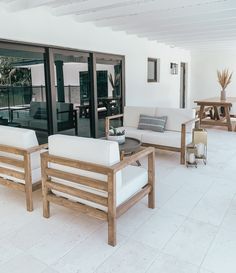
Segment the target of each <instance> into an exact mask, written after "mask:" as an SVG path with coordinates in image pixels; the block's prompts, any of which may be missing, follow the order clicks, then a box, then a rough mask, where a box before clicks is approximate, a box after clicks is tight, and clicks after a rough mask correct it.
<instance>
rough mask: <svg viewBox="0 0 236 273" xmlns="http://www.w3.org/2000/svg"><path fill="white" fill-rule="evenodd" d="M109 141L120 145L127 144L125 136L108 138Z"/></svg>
mask: <svg viewBox="0 0 236 273" xmlns="http://www.w3.org/2000/svg"><path fill="white" fill-rule="evenodd" d="M107 139H108V140H111V141H116V142H118V143H119V144H123V143H125V135H121V136H107Z"/></svg>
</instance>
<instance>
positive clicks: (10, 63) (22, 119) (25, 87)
mask: <svg viewBox="0 0 236 273" xmlns="http://www.w3.org/2000/svg"><path fill="white" fill-rule="evenodd" d="M0 98H1V99H0V124H4V125H7V126H13V127H21V128H29V129H33V130H35V131H36V134H37V137H38V140H39V142H40V143H44V142H47V136H48V120H47V112H48V111H47V105H46V90H45V77H44V55H43V53H35V52H29V51H20V50H8V49H1V48H0Z"/></svg>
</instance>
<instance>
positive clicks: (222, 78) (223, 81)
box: [217, 69, 233, 100]
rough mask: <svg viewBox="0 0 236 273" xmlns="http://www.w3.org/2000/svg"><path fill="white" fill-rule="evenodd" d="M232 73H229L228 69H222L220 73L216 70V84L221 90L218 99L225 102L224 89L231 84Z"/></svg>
mask: <svg viewBox="0 0 236 273" xmlns="http://www.w3.org/2000/svg"><path fill="white" fill-rule="evenodd" d="M232 75H233V72H231V73H229V70H228V69H223V70H222V71H219V70H217V78H218V82H219V84H220V86H221V88H222V91H221V94H220V99H221V100H226V92H225V89H226V87H227V86H228V85H229V84H230V83H231V79H232Z"/></svg>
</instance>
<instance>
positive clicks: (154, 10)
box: [76, 0, 236, 22]
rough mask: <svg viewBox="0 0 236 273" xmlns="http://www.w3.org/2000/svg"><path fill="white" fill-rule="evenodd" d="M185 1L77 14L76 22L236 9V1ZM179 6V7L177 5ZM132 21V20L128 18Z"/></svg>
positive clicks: (160, 0)
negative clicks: (183, 3)
mask: <svg viewBox="0 0 236 273" xmlns="http://www.w3.org/2000/svg"><path fill="white" fill-rule="evenodd" d="M183 1H187V0H181V1H180V0H178V1H177V0H175V1H173V0H159V1H158V2H157V1H155V2H152V4H148V5H147V4H138V5H136V6H133V5H132V6H130V7H128V6H127V7H123V8H122V7H121V8H112V9H106V10H100V11H97V12H96V11H93V12H90V13H87V14H83V13H82V14H78V15H77V16H76V17H77V20H78V21H80V22H84V21H93V22H94V21H99V20H104V19H111V18H119V17H120V18H123V17H129V16H138V15H140V16H143V15H147V16H154V17H159V16H162V17H163V18H164V17H166V16H168V17H169V16H178V17H181V15H184V14H189V13H191V14H192V15H193V14H199V13H200V14H205V13H213V12H217V11H220V10H222V9H232V8H236V1H235V0H228V1H227V2H226V1H225V0H214V2H213V1H211V2H209V1H208V2H202V3H201V4H195V5H193V4H191V3H192V2H190V1H187V2H188V4H186V5H180V2H183ZM177 2H178V3H177ZM177 4H179V5H177ZM130 19H132V18H130Z"/></svg>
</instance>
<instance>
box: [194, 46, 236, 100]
mask: <svg viewBox="0 0 236 273" xmlns="http://www.w3.org/2000/svg"><path fill="white" fill-rule="evenodd" d="M191 57H192V59H191V66H192V67H191V101H192V105H193V101H194V100H196V99H204V98H211V97H219V96H220V91H221V87H220V85H219V83H218V80H217V74H216V71H217V69H218V70H222V69H225V68H227V69H229V71H230V72H232V71H234V74H233V77H232V82H231V83H230V85H229V86H228V87H227V89H226V94H227V96H231V97H236V52H235V50H230V49H224V50H223V49H222V50H214V49H211V50H198V51H193V52H192V54H191Z"/></svg>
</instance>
